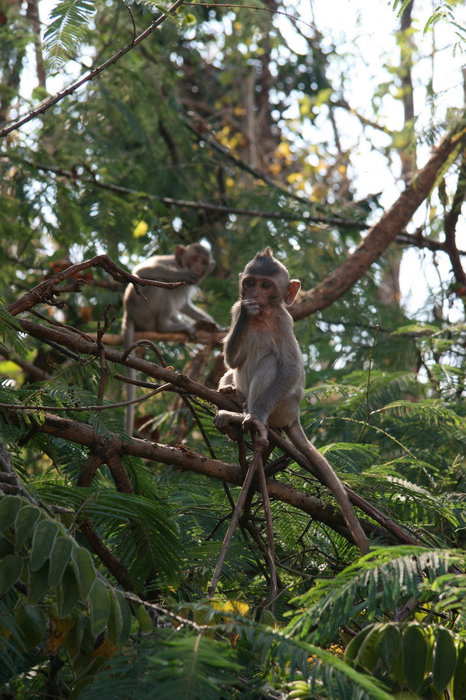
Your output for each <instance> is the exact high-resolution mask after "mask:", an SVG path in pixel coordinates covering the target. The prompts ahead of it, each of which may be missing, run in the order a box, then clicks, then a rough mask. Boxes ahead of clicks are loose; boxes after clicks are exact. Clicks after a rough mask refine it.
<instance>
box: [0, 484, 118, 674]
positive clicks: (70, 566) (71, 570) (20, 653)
mask: <svg viewBox="0 0 466 700" xmlns="http://www.w3.org/2000/svg"><path fill="white" fill-rule="evenodd" d="M0 538H1V539H0V545H1V548H2V558H1V559H0V581H1V591H0V593H1V596H2V598H1V600H0V628H1V629H2V630H3V632H4V634H3V638H2V650H3V661H2V664H1V667H0V679H1V683H2V684H3V683H5V682H6V681H8V680H10V679H11V678H12V677H13V676H14V675H15V674H16V673H17V665H18V661H19V659H22V663H24V664H25V668H26V667H27V668H31V667H32V666H33V665H35V664H36V663H39V662H40V658H41V651H42V650H43V649H44V648H45V649H47V650H48V651H49V653H57V651H59V649H60V648H62V647H63V649H66V650H67V652H68V653H69V654H70V655H71V657H72V659H73V667H74V670H75V673H77V674H78V675H79V674H80V672H81V671H80V669H81V667H82V666H83V665H84V666H86V665H87V664H89V662H90V661H91V658H92V656H91V652H92V650H93V648H94V646H95V645H96V640H97V638H98V637H99V635H102V639H107V640H108V642H109V643H112V644H113V645H115V646H118V645H121V644H122V643H124V642H125V641H126V639H127V637H128V634H129V631H130V630H129V625H130V610H129V607H128V603H127V602H126V600H125V598H124V597H123V596H122V595H121V593H120V592H119V591H118V590H117V589H115V588H114V587H113V586H112V584H111V583H110V582H108V581H105V580H104V579H102V578H100V575H99V573H98V571H97V569H96V567H95V565H94V563H93V559H92V557H91V555H90V553H89V552H88V551H87V550H86V549H84V548H83V547H82V546H80V545H79V544H78V543H77V542H76V540H75V538H74V537H73V536H72V534H71V533H70V532H69V531H68V530H67V529H66V528H65V527H64V526H63V525H62V524H60V523H59V522H57V521H54V520H52V519H51V518H50V517H49V516H48V515H47V514H46V513H45V511H44V510H42V509H40V508H39V507H37V506H35V505H31V504H30V503H29V502H27V501H26V500H25V499H23V498H20V497H18V496H12V495H10V496H2V497H1V499H0ZM78 628H79V629H81V635H80V642H79V648H75V639H74V634H75V632H76V630H77V629H78ZM5 633H6V634H5ZM102 639H101V641H100V642H98V644H97V646H100V645H101V644H103V641H102Z"/></svg>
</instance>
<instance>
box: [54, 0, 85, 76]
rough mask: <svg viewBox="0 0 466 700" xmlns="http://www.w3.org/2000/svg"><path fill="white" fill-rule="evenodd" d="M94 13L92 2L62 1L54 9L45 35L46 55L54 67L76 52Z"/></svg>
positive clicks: (83, 0) (81, 0) (78, 0)
mask: <svg viewBox="0 0 466 700" xmlns="http://www.w3.org/2000/svg"><path fill="white" fill-rule="evenodd" d="M94 11H95V7H94V3H93V2H92V0H61V2H59V3H58V4H57V6H56V7H54V9H53V10H52V12H51V14H50V18H51V19H52V23H51V24H50V26H49V27H47V30H46V32H45V34H44V48H45V51H46V55H47V58H48V59H49V60H50V62H51V63H52V65H53V66H54V67H57V66H59V65H61V64H62V63H63V62H64V61H65V60H66V59H68V58H69V57H70V56H71V55H72V54H73V52H75V51H76V46H77V45H78V44H79V43H80V41H81V40H82V38H83V34H84V29H85V27H86V26H87V22H88V21H89V19H90V17H91V16H92V14H93V13H94Z"/></svg>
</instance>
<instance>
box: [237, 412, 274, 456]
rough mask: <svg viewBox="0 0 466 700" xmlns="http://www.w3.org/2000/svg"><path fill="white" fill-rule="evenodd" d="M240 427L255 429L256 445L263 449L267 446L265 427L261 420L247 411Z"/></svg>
mask: <svg viewBox="0 0 466 700" xmlns="http://www.w3.org/2000/svg"><path fill="white" fill-rule="evenodd" d="M242 428H243V430H251V429H254V430H256V431H257V437H256V445H257V446H258V447H261V448H262V449H265V448H266V447H268V446H269V440H268V436H267V435H268V434H267V427H266V425H265V424H264V423H263V422H262V421H261V420H259V419H258V418H255V417H254V416H251V414H250V413H248V414H247V415H246V416H245V418H244V420H243V423H242Z"/></svg>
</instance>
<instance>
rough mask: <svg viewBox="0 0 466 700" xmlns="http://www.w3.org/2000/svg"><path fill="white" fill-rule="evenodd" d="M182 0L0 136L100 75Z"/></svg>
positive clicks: (141, 39)
mask: <svg viewBox="0 0 466 700" xmlns="http://www.w3.org/2000/svg"><path fill="white" fill-rule="evenodd" d="M183 2H184V0H176V2H174V3H173V5H171V6H170V7H169V8H168V10H167V11H166V12H164V13H162V14H161V15H159V16H158V17H157V19H155V20H154V21H153V22H152V23H151V24H150V25H149V27H147V29H145V30H144V31H143V32H142V33H141V34H139V36H137V37H136V38H135V39H132V41H130V43H129V44H127V45H126V46H124V47H123V48H122V49H120V50H119V51H118V52H117V53H116V54H114V55H113V56H111V57H110V58H109V59H107V60H106V61H104V62H103V63H101V64H100V66H97V67H96V68H93V69H92V70H91V71H89V73H88V74H87V75H85V76H84V77H83V78H80V79H79V80H77V81H76V82H75V83H73V84H72V85H70V86H69V87H67V88H66V89H65V90H61V91H60V92H57V93H56V95H54V96H53V97H50V98H49V99H48V100H45V101H43V102H41V103H40V104H39V105H38V106H37V107H36V108H35V109H33V110H31V111H30V112H28V114H26V115H25V116H24V117H21V118H20V119H18V120H17V121H15V122H13V123H11V124H10V125H9V126H6V127H5V128H3V129H0V137H2V136H7V135H8V134H9V133H11V132H12V131H16V130H17V129H19V128H20V127H21V126H24V124H27V123H28V122H30V121H31V119H34V118H35V117H38V116H39V114H43V113H44V112H46V111H47V110H48V109H49V108H50V107H52V106H53V105H55V104H57V103H58V102H61V100H63V98H64V97H67V96H68V95H71V94H72V93H73V92H75V91H76V90H77V89H78V88H80V87H81V85H84V83H87V82H88V81H89V80H92V79H93V78H95V77H96V76H98V75H100V73H102V72H103V71H104V70H106V69H107V68H108V67H109V66H111V65H113V64H114V63H116V62H117V61H119V60H120V58H122V56H124V55H125V54H127V53H128V51H131V50H132V49H134V47H135V46H137V45H138V44H140V43H141V41H144V39H147V37H148V36H149V35H150V34H152V32H153V31H154V30H155V29H157V27H159V26H160V25H161V24H162V22H165V20H166V19H167V18H168V17H169V16H170V15H172V14H173V13H174V12H175V11H176V10H177V9H178V8H179V7H180V6H181V5H182V4H183Z"/></svg>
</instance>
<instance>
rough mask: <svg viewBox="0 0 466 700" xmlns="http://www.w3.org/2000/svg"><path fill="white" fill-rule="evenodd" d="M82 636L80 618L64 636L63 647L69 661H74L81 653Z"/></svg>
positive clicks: (82, 625) (82, 628)
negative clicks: (68, 656)
mask: <svg viewBox="0 0 466 700" xmlns="http://www.w3.org/2000/svg"><path fill="white" fill-rule="evenodd" d="M83 634H84V623H83V618H82V617H81V616H79V617H76V619H75V620H74V621H73V624H72V626H71V629H70V631H69V632H68V634H67V635H66V638H65V643H64V647H65V649H66V650H67V652H68V654H69V655H70V658H71V659H75V658H76V657H77V656H78V654H79V653H80V652H81V642H82V639H83Z"/></svg>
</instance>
